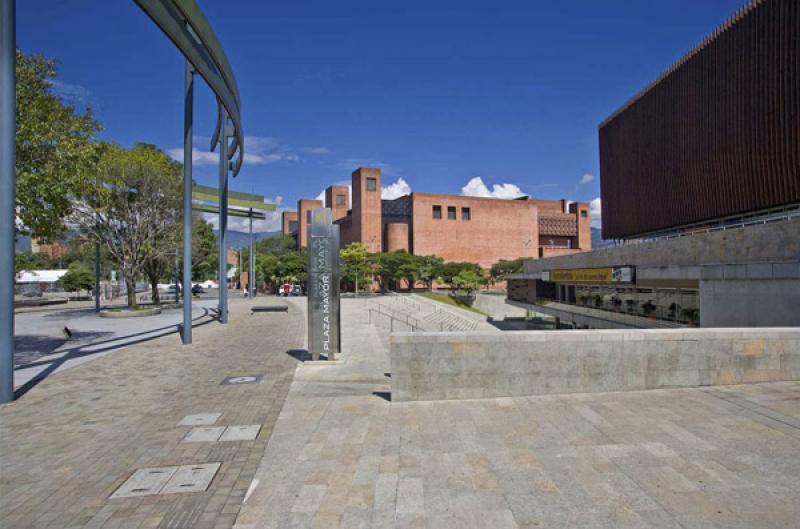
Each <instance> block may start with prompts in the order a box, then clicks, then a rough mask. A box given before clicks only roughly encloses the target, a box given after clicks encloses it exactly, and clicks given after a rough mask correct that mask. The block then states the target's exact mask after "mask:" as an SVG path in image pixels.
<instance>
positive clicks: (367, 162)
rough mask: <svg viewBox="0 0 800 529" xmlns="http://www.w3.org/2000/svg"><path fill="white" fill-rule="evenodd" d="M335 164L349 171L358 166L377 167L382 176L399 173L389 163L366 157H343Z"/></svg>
mask: <svg viewBox="0 0 800 529" xmlns="http://www.w3.org/2000/svg"><path fill="white" fill-rule="evenodd" d="M336 166H337V167H340V168H342V169H345V170H347V171H350V172H353V171H355V170H356V169H358V168H359V167H377V168H378V169H380V170H381V173H382V174H383V175H384V176H397V174H398V173H399V170H398V169H397V167H395V166H393V165H391V164H388V163H385V162H381V161H379V160H371V159H367V158H345V159H344V160H340V161H339V162H337V163H336Z"/></svg>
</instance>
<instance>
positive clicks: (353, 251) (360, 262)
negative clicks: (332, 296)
mask: <svg viewBox="0 0 800 529" xmlns="http://www.w3.org/2000/svg"><path fill="white" fill-rule="evenodd" d="M339 257H340V259H341V264H342V268H341V270H342V277H343V278H344V279H345V281H347V282H348V283H350V284H352V285H354V290H355V293H356V295H358V284H359V283H361V285H362V286H363V285H366V284H367V282H368V281H369V280H370V277H371V276H372V266H371V264H370V259H369V251H368V250H367V247H366V246H365V245H363V244H361V243H358V242H354V243H351V244H349V245H347V247H345V248H342V250H340V251H339Z"/></svg>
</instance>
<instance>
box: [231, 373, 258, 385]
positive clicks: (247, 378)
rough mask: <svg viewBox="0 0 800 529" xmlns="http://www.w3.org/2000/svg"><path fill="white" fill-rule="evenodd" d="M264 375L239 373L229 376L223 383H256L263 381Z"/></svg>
mask: <svg viewBox="0 0 800 529" xmlns="http://www.w3.org/2000/svg"><path fill="white" fill-rule="evenodd" d="M262 378H264V375H239V376H235V377H227V378H225V379H224V380H223V381H222V383H221V384H222V385H235V384H255V383H257V382H261V379H262Z"/></svg>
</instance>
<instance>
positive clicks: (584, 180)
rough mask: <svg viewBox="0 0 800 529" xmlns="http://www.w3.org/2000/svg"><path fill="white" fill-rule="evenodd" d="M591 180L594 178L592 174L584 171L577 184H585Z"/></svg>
mask: <svg viewBox="0 0 800 529" xmlns="http://www.w3.org/2000/svg"><path fill="white" fill-rule="evenodd" d="M593 180H594V175H593V174H590V173H586V174H585V175H583V176H582V177H581V179H580V180H579V181H578V185H579V186H583V185H586V184H588V183H589V182H592V181H593Z"/></svg>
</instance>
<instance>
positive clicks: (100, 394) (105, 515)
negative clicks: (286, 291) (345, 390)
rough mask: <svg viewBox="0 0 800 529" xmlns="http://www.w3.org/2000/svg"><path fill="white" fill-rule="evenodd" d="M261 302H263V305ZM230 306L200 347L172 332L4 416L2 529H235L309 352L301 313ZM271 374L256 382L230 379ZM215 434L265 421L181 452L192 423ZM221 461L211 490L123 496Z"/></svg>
mask: <svg viewBox="0 0 800 529" xmlns="http://www.w3.org/2000/svg"><path fill="white" fill-rule="evenodd" d="M255 302H257V303H258V304H264V303H265V299H264V298H259V299H258V300H257V301H254V302H253V303H255ZM249 306H250V302H248V301H246V300H240V299H231V312H230V323H229V324H228V325H227V326H222V325H219V324H217V323H211V324H208V325H204V326H200V327H197V328H195V330H194V344H193V345H191V346H188V347H184V346H182V345H180V341H179V338H178V337H177V336H176V335H171V336H167V337H163V338H159V339H157V340H153V341H150V342H145V343H142V344H139V345H136V346H132V347H129V348H127V349H124V350H120V351H116V352H114V353H113V354H110V355H108V356H105V357H103V358H98V359H96V360H93V361H92V362H89V363H86V364H83V365H81V366H78V367H75V368H73V369H70V370H67V371H64V372H61V373H57V374H55V375H53V376H51V377H49V378H48V379H47V380H45V381H43V382H42V383H40V384H39V385H37V386H36V387H35V388H34V389H32V390H31V391H30V392H29V393H27V394H26V395H25V396H23V398H22V399H20V400H19V401H17V402H15V403H13V404H11V405H8V406H4V407H2V408H0V423H2V428H0V468H1V469H2V471H1V472H0V527H2V528H3V529H13V528H25V529H31V528H44V527H59V528H65V527H100V528H106V527H137V528H145V527H151V528H158V527H160V528H180V529H183V528H195V527H214V528H221V527H225V528H230V527H232V526H233V524H234V521H235V518H236V515H237V513H238V508H239V506H240V505H241V503H242V501H243V499H244V493H245V492H246V490H247V487H248V486H249V484H250V481H251V480H252V478H253V476H254V474H255V471H256V469H257V467H258V464H259V461H260V459H261V457H262V455H263V453H264V448H265V446H266V444H267V441H268V440H269V437H270V435H271V434H272V431H273V427H274V424H275V421H276V420H277V418H278V415H279V413H280V409H281V407H282V406H283V402H284V400H285V397H286V394H287V392H288V389H289V385H290V383H291V381H292V377H293V374H294V370H295V367H296V366H297V361H296V360H295V359H294V358H293V357H291V356H289V355H288V354H287V351H289V350H293V349H298V348H300V347H302V345H303V339H304V333H305V331H304V325H303V319H302V318H301V317H300V314H301V312H300V311H299V310H298V309H297V308H295V306H294V305H293V306H292V308H291V309H290V312H289V313H269V314H259V315H256V316H250V314H249ZM242 373H265V374H266V376H265V377H264V379H263V380H261V381H260V383H258V384H246V385H239V386H227V385H225V386H223V385H220V380H221V379H222V378H224V377H225V376H232V375H238V374H242ZM208 412H214V413H222V416H221V418H220V419H219V420H217V421H216V422H215V426H229V425H252V424H262V425H263V427H262V428H261V430H260V432H259V434H258V436H257V438H256V439H255V440H251V441H230V442H225V443H182V442H181V440H182V439H183V438H184V436H185V435H186V434H187V432H188V431H189V430H190V429H191V427H189V426H176V424H177V423H178V422H179V421H180V420H181V419H182V418H184V417H185V416H187V415H190V414H197V413H208ZM211 462H221V463H222V464H221V467H220V469H219V472H218V473H217V475H216V477H215V478H214V480H213V481H212V482H211V485H210V486H209V488H208V490H207V491H205V492H196V493H189V494H170V495H162V496H147V497H140V498H128V499H114V500H110V499H109V496H110V495H111V493H112V492H114V490H116V489H117V488H118V487H119V485H121V484H122V483H123V482H124V481H125V480H126V479H127V478H128V477H129V476H130V475H131V474H132V473H133V472H134V471H135V470H136V469H139V468H149V467H160V466H171V465H190V464H196V463H211Z"/></svg>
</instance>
